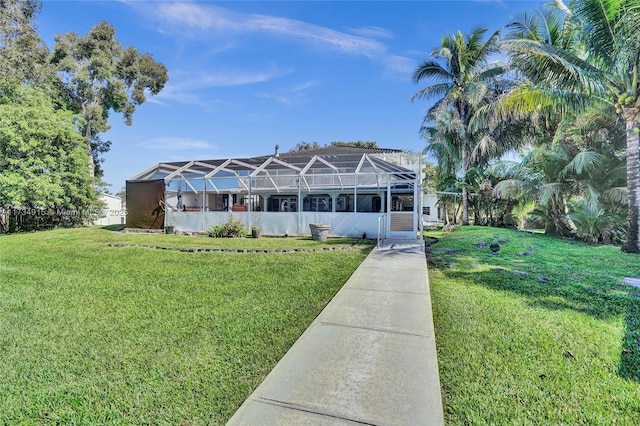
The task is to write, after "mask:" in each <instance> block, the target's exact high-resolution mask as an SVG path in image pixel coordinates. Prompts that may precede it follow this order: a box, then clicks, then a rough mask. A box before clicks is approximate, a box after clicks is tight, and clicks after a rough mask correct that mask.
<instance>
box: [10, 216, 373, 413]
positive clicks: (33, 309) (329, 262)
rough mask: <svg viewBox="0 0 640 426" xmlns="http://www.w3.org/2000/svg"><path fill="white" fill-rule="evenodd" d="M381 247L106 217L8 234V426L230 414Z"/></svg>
mask: <svg viewBox="0 0 640 426" xmlns="http://www.w3.org/2000/svg"><path fill="white" fill-rule="evenodd" d="M116 243H117V244H147V245H159V246H166V247H173V248H177V250H150V249H149V248H146V247H136V246H121V247H110V246H109V244H116ZM345 246H348V247H350V248H351V249H349V250H323V251H322V252H315V251H314V252H308V251H298V252H291V253H286V254H284V253H254V252H248V253H231V252H188V253H185V252H181V251H180V250H179V248H180V247H206V248H221V249H222V248H225V249H232V248H242V249H256V250H257V249H269V250H290V249H302V248H305V249H309V248H312V247H316V248H318V247H321V248H328V247H335V248H338V247H345ZM372 247H373V243H372V242H370V241H362V240H347V239H330V240H328V241H327V242H325V243H318V242H315V241H311V240H310V239H304V238H259V239H251V238H233V239H213V238H195V237H184V236H174V235H132V234H123V233H119V232H112V231H110V230H106V229H101V228H89V229H87V228H84V229H61V230H53V231H46V232H37V233H29V234H18V235H8V236H6V235H5V236H0V267H1V268H0V278H1V279H0V359H2V362H1V363H0V377H1V378H2V379H1V383H2V386H0V413H2V419H1V420H2V421H0V423H4V422H6V423H8V424H43V423H45V424H46V423H53V424H89V423H93V424H96V423H98V424H194V425H196V424H221V423H224V422H225V421H226V420H228V419H229V418H230V417H231V415H232V414H233V413H234V412H235V410H236V409H237V408H238V407H239V406H240V404H241V403H242V402H243V401H244V399H246V397H248V396H249V394H250V393H251V391H252V390H253V389H255V387H257V385H258V384H259V383H260V382H261V380H262V379H263V378H264V377H265V376H266V374H267V373H268V372H269V371H270V370H271V368H272V367H273V366H274V365H275V363H276V362H277V361H278V360H279V359H280V358H281V357H282V355H284V353H285V352H286V351H287V350H288V349H289V347H290V346H291V345H292V344H293V342H294V341H295V340H296V339H297V338H298V336H299V335H300V334H301V333H302V332H303V331H304V330H305V328H306V327H307V326H308V325H309V324H310V323H311V322H312V321H313V319H314V318H315V317H316V316H317V314H318V313H319V312H320V311H321V310H322V308H323V307H324V306H325V305H326V304H327V303H328V302H329V300H330V299H331V298H332V297H333V295H334V294H335V293H336V291H337V290H338V289H339V288H340V287H341V286H342V285H343V284H344V283H345V282H346V280H347V279H348V278H349V276H350V275H351V274H352V273H353V271H354V270H355V269H356V268H357V267H358V265H359V264H360V263H361V262H362V260H363V259H364V258H365V257H366V255H367V254H368V253H369V251H370V250H371V248H372Z"/></svg>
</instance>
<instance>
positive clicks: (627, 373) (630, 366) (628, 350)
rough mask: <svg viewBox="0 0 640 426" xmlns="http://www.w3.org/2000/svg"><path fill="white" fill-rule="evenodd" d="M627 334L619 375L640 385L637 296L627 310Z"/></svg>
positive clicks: (639, 328) (639, 325)
mask: <svg viewBox="0 0 640 426" xmlns="http://www.w3.org/2000/svg"><path fill="white" fill-rule="evenodd" d="M625 320H626V333H625V337H624V340H623V342H622V354H621V355H620V366H619V368H618V374H619V375H620V377H622V378H623V379H627V380H632V381H634V382H636V383H640V296H635V297H634V300H633V301H631V302H630V303H629V305H628V308H627V315H626V318H625Z"/></svg>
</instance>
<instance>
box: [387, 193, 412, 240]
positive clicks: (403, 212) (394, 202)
mask: <svg viewBox="0 0 640 426" xmlns="http://www.w3.org/2000/svg"><path fill="white" fill-rule="evenodd" d="M415 206H416V203H415V198H414V194H413V193H410V194H393V195H392V197H391V212H389V237H391V238H415V237H416V232H417V231H418V229H417V223H416V214H415V209H416V207H415Z"/></svg>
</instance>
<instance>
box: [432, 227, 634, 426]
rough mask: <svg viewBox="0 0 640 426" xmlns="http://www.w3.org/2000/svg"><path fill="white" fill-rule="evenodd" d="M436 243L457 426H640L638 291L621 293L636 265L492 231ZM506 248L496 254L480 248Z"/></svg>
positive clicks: (440, 342)
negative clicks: (497, 243)
mask: <svg viewBox="0 0 640 426" xmlns="http://www.w3.org/2000/svg"><path fill="white" fill-rule="evenodd" d="M428 235H429V236H434V237H439V238H440V241H439V242H438V243H436V244H433V245H432V247H431V253H429V262H430V266H429V276H430V280H431V281H430V282H431V292H432V299H433V314H434V323H435V328H436V344H437V348H438V362H439V368H440V379H441V386H442V392H443V400H444V401H443V404H444V408H445V420H446V423H447V424H456V425H457V424H480V425H482V424H491V425H499V424H509V425H513V424H520V425H526V424H568V425H580V424H597V425H600V424H607V425H610V424H619V425H632V424H640V290H639V289H636V288H634V287H631V286H628V285H624V284H623V283H622V278H623V277H639V276H640V257H638V255H632V254H625V253H622V252H621V251H620V249H619V248H617V247H611V246H588V245H585V244H582V243H579V242H575V241H570V240H561V239H557V238H552V237H547V236H544V235H533V234H529V233H523V232H516V231H510V230H505V229H495V228H486V227H465V228H459V229H457V230H456V231H455V232H453V233H450V234H444V235H443V234H437V233H436V232H430V233H428ZM494 236H497V238H494ZM498 239H508V242H505V243H503V244H501V249H500V251H499V252H498V254H497V255H493V254H491V252H490V250H489V247H485V248H483V249H479V248H475V247H474V246H475V245H476V244H478V243H479V242H482V241H484V242H487V241H491V240H493V241H496V240H498ZM525 252H530V254H529V255H525V256H523V255H521V254H523V253H525ZM519 254H520V255H519ZM525 273H526V275H525Z"/></svg>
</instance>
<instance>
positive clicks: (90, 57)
mask: <svg viewBox="0 0 640 426" xmlns="http://www.w3.org/2000/svg"><path fill="white" fill-rule="evenodd" d="M55 40H56V46H55V49H54V52H53V54H52V58H51V64H53V66H54V67H55V68H56V70H57V71H58V73H59V75H60V76H61V78H62V84H63V89H64V95H65V98H66V100H67V102H68V103H69V105H70V107H71V108H72V109H73V110H74V111H75V112H76V113H78V114H80V116H81V121H80V130H81V132H82V134H83V135H84V137H85V138H86V139H85V140H86V142H87V145H88V146H89V147H90V149H91V154H92V157H93V159H94V162H95V166H96V170H95V172H96V175H98V176H100V175H101V170H100V168H99V165H100V155H101V154H102V153H104V152H106V151H108V150H109V144H110V142H108V141H102V140H101V139H100V137H99V136H98V134H99V133H101V132H106V131H107V130H108V129H109V127H110V126H109V124H108V119H109V112H110V111H115V112H119V113H122V115H123V116H124V119H125V123H126V124H127V125H131V123H132V118H133V113H134V112H135V107H136V106H137V105H140V104H142V103H144V102H145V101H146V96H145V93H146V92H149V93H150V94H152V95H156V94H158V93H159V92H160V90H162V88H163V87H164V85H165V84H166V82H167V80H168V76H167V69H166V67H165V66H164V65H162V64H161V63H159V62H155V61H154V60H153V57H152V56H151V55H150V54H149V53H140V52H138V51H137V50H136V49H135V48H133V47H131V46H128V47H127V48H123V47H122V45H121V44H120V42H118V41H117V40H116V39H115V28H114V27H113V26H112V25H111V24H109V23H108V22H101V23H99V24H97V25H96V26H94V27H93V28H92V29H91V30H90V31H89V33H88V34H87V35H86V36H79V35H77V34H76V33H75V32H69V33H67V34H61V35H57V36H56V38H55Z"/></svg>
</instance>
